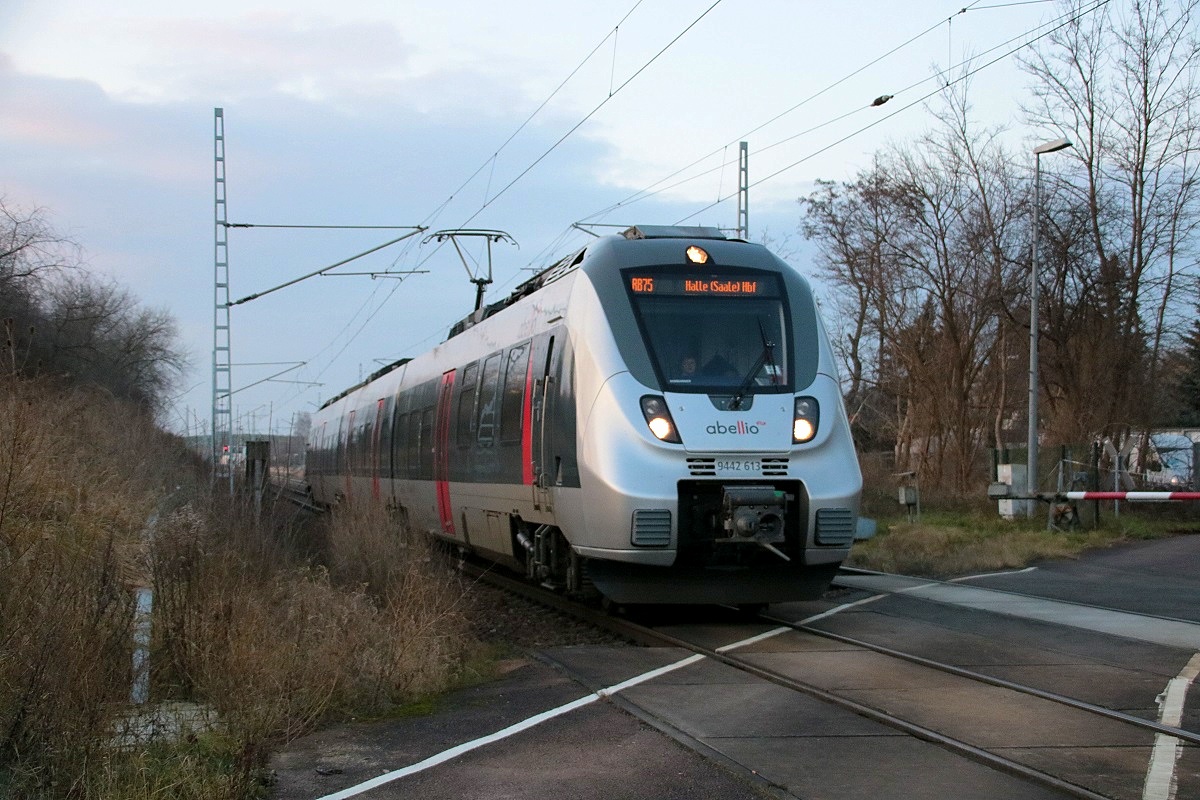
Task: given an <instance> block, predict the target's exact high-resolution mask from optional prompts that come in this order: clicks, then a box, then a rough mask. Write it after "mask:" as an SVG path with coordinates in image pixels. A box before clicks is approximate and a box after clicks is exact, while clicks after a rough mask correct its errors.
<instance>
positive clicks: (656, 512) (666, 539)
mask: <svg viewBox="0 0 1200 800" xmlns="http://www.w3.org/2000/svg"><path fill="white" fill-rule="evenodd" d="M630 540H631V541H632V542H633V544H634V546H636V547H666V546H667V545H669V544H671V511H670V509H666V508H639V509H638V510H637V511H634V512H633V533H632V535H631V537H630Z"/></svg>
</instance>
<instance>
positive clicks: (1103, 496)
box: [1059, 492, 1200, 503]
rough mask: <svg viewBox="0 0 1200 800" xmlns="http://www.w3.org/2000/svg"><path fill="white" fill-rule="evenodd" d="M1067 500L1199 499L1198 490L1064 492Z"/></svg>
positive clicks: (1171, 500) (1148, 501)
mask: <svg viewBox="0 0 1200 800" xmlns="http://www.w3.org/2000/svg"><path fill="white" fill-rule="evenodd" d="M1059 496H1060V497H1065V498H1066V499H1068V500H1125V501H1128V502H1130V503H1170V502H1174V501H1177V500H1200V492H1064V493H1063V494H1061V495H1059Z"/></svg>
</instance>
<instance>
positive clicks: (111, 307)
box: [0, 199, 185, 411]
mask: <svg viewBox="0 0 1200 800" xmlns="http://www.w3.org/2000/svg"><path fill="white" fill-rule="evenodd" d="M0 316H2V317H3V318H4V319H5V320H6V325H5V330H6V332H7V334H8V338H9V341H8V342H7V350H8V354H9V358H8V370H7V374H8V375H53V376H56V377H57V378H58V379H59V380H63V381H66V382H68V383H73V384H76V385H81V384H90V385H94V386H99V387H102V388H104V389H106V390H107V391H109V392H110V393H111V394H113V395H114V396H115V397H118V398H121V399H125V400H131V401H133V402H135V403H136V404H138V405H139V406H141V407H143V408H145V409H147V410H149V411H159V410H161V405H162V404H163V402H165V400H166V397H167V393H168V391H169V390H170V388H171V386H172V385H173V383H174V381H175V379H176V378H177V377H178V376H179V375H180V374H181V372H182V369H183V367H184V366H185V357H184V354H183V352H182V350H180V349H179V346H178V335H177V332H176V328H175V322H174V320H173V319H172V318H171V317H170V316H169V315H168V314H167V313H165V312H163V311H159V310H153V309H146V308H143V307H142V306H140V304H139V303H138V301H137V300H136V298H134V296H133V295H132V294H130V293H129V292H128V291H127V290H125V289H122V288H120V287H118V286H117V285H115V284H114V283H112V282H110V281H105V280H102V279H99V278H96V277H94V276H91V275H89V274H88V273H86V272H85V271H83V269H82V267H81V266H80V258H79V252H78V248H77V247H76V245H74V244H73V243H72V242H69V241H67V240H65V239H63V238H61V237H59V236H58V235H57V234H55V232H54V231H53V229H52V228H51V227H50V225H49V223H48V222H47V220H46V215H45V212H43V211H42V210H40V209H38V210H35V211H32V212H25V211H23V210H21V209H19V208H16V207H15V206H12V205H7V204H5V203H4V202H3V200H2V199H0Z"/></svg>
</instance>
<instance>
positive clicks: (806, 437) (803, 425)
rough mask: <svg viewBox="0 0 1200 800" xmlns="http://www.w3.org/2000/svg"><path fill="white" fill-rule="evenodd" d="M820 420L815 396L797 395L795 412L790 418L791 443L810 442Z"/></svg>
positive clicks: (819, 410)
mask: <svg viewBox="0 0 1200 800" xmlns="http://www.w3.org/2000/svg"><path fill="white" fill-rule="evenodd" d="M820 421H821V407H820V406H819V405H817V398H815V397H797V398H796V413H795V416H794V417H793V418H792V444H804V443H805V442H811V441H812V439H813V437H814V436H816V435H817V425H818V423H819V422H820Z"/></svg>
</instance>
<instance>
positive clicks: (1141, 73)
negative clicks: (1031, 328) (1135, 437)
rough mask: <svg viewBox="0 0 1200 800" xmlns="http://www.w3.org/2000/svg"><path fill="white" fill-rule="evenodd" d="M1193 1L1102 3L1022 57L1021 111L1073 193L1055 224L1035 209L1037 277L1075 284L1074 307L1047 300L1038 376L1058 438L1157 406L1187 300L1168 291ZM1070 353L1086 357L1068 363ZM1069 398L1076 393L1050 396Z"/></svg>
mask: <svg viewBox="0 0 1200 800" xmlns="http://www.w3.org/2000/svg"><path fill="white" fill-rule="evenodd" d="M1197 6H1198V3H1197V0H1186V1H1185V2H1182V3H1171V2H1165V0H1133V2H1132V3H1130V5H1129V6H1128V7H1127V10H1126V12H1125V14H1124V15H1123V16H1120V17H1118V16H1116V15H1114V14H1112V13H1109V12H1108V11H1107V9H1105V10H1102V11H1100V12H1097V13H1095V14H1092V15H1089V16H1085V17H1080V18H1077V19H1076V20H1075V21H1074V22H1073V23H1072V24H1071V25H1069V26H1068V27H1066V28H1064V29H1063V30H1061V31H1059V32H1058V33H1056V34H1055V35H1053V36H1052V37H1051V38H1050V39H1049V40H1048V42H1049V43H1048V44H1046V45H1045V46H1043V47H1041V48H1040V49H1038V50H1036V51H1034V52H1033V54H1032V55H1031V56H1030V57H1028V58H1027V59H1026V60H1025V61H1024V62H1023V65H1024V67H1025V69H1026V71H1027V72H1028V73H1029V74H1030V75H1031V76H1033V78H1034V79H1035V96H1036V98H1037V101H1036V103H1035V104H1034V106H1033V107H1032V108H1029V109H1027V113H1028V116H1029V119H1030V120H1031V122H1032V123H1033V124H1035V125H1037V126H1038V127H1040V128H1041V129H1042V130H1043V131H1045V132H1052V135H1055V136H1057V135H1060V132H1061V131H1064V130H1065V131H1067V132H1068V133H1069V136H1070V138H1071V139H1072V140H1073V141H1074V142H1075V144H1076V146H1075V148H1074V149H1073V150H1072V151H1068V153H1071V154H1073V155H1072V156H1069V157H1073V158H1074V159H1075V161H1076V165H1077V167H1078V177H1077V179H1075V180H1073V181H1072V182H1071V183H1070V184H1069V186H1071V187H1073V188H1074V190H1075V192H1076V200H1075V202H1074V203H1063V204H1061V205H1060V206H1059V209H1060V212H1061V213H1062V214H1063V217H1062V218H1061V219H1060V220H1059V221H1058V223H1057V224H1056V223H1055V221H1054V219H1052V218H1051V216H1052V215H1050V214H1048V215H1047V216H1045V217H1043V219H1044V220H1045V224H1047V225H1048V226H1049V229H1050V230H1051V232H1052V236H1051V249H1050V251H1049V253H1050V254H1051V255H1052V256H1053V257H1052V259H1049V260H1047V261H1045V262H1044V264H1045V266H1046V267H1047V268H1048V270H1049V274H1048V275H1047V276H1044V279H1046V280H1048V281H1049V282H1050V283H1052V284H1055V285H1058V286H1059V287H1062V288H1063V289H1064V290H1065V289H1067V288H1068V287H1070V286H1071V285H1072V284H1074V285H1076V286H1077V287H1078V290H1079V296H1078V302H1077V305H1078V307H1079V309H1080V313H1073V312H1072V311H1071V310H1070V309H1067V308H1060V309H1058V310H1057V311H1055V310H1054V309H1048V311H1049V313H1050V315H1051V319H1053V318H1054V316H1055V315H1056V314H1057V316H1058V317H1059V318H1060V321H1061V322H1062V323H1063V324H1062V325H1061V326H1060V327H1059V328H1058V329H1057V331H1055V330H1054V329H1050V332H1051V333H1052V334H1054V335H1055V336H1056V338H1055V339H1054V340H1052V345H1053V347H1054V348H1056V349H1057V350H1058V351H1059V356H1058V357H1057V358H1053V357H1052V358H1051V359H1050V361H1048V362H1047V364H1046V365H1045V366H1046V367H1047V371H1048V372H1049V373H1050V374H1048V375H1047V377H1046V385H1047V386H1048V387H1057V390H1056V391H1052V392H1051V394H1050V397H1049V400H1050V403H1051V413H1052V415H1053V416H1054V420H1053V423H1052V429H1053V430H1056V431H1058V432H1059V433H1060V434H1061V435H1074V436H1078V435H1082V434H1088V433H1093V434H1094V433H1097V432H1099V429H1101V428H1105V427H1109V426H1119V427H1127V426H1129V425H1131V424H1137V425H1145V424H1150V423H1153V422H1154V420H1155V418H1156V417H1157V416H1158V415H1159V413H1160V409H1159V408H1158V407H1157V406H1156V402H1157V398H1159V397H1160V396H1162V394H1163V393H1161V392H1158V391H1157V388H1158V385H1159V382H1160V380H1159V373H1160V370H1161V366H1162V360H1163V355H1164V352H1165V349H1166V347H1167V345H1168V344H1169V343H1170V342H1172V341H1177V336H1178V335H1179V333H1181V330H1180V328H1179V325H1178V323H1179V322H1180V320H1181V319H1183V318H1185V315H1186V314H1187V313H1188V311H1189V310H1190V309H1188V308H1186V307H1185V305H1184V304H1180V303H1179V292H1180V290H1181V288H1182V287H1183V286H1186V285H1187V281H1186V280H1185V278H1186V276H1187V275H1188V274H1195V273H1194V271H1195V253H1196V251H1195V234H1196V229H1197V224H1198V222H1200V195H1198V194H1197V190H1198V187H1197V178H1198V177H1200V172H1198V171H1197V170H1198V166H1200V165H1198V162H1197V153H1196V148H1197V145H1198V144H1200V139H1198V128H1197V119H1196V117H1195V112H1194V108H1195V106H1196V104H1197V100H1200V82H1198V72H1197V70H1198V68H1200V41H1198V40H1197V36H1196V33H1195V13H1196V9H1197ZM1079 209H1083V210H1085V211H1086V215H1084V216H1083V217H1082V218H1081V216H1080V214H1079V213H1078V210H1079ZM1081 224H1082V225H1083V226H1085V228H1086V233H1087V235H1086V238H1081V237H1080V235H1079V233H1080V231H1081V228H1080V225H1081ZM1045 229H1046V228H1043V230H1045ZM1056 230H1057V231H1058V232H1059V234H1060V235H1061V238H1060V240H1059V241H1057V242H1056V241H1054V239H1053V232H1054V231H1056ZM1085 242H1086V244H1087V249H1086V251H1085V250H1083V248H1082V247H1081V245H1083V244H1084V243H1085ZM1054 299H1055V295H1054V294H1053V292H1051V293H1050V294H1049V295H1048V300H1049V301H1051V302H1053V300H1054ZM1059 299H1060V301H1069V300H1070V298H1069V296H1068V295H1067V294H1060V296H1059ZM1072 317H1074V319H1072ZM1072 339H1075V340H1077V341H1078V342H1080V343H1083V342H1086V343H1087V345H1088V346H1080V344H1073V343H1072ZM1080 358H1082V359H1084V360H1085V362H1088V363H1083V364H1076V363H1072V360H1073V359H1080ZM1069 397H1075V398H1077V401H1076V402H1074V403H1070V402H1067V403H1062V402H1057V401H1059V400H1061V399H1065V398H1069ZM1089 410H1090V411H1089ZM1081 412H1082V413H1083V414H1084V418H1083V419H1075V420H1072V419H1069V418H1063V416H1062V414H1063V413H1069V414H1080V413H1081ZM1085 420H1086V422H1085Z"/></svg>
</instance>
